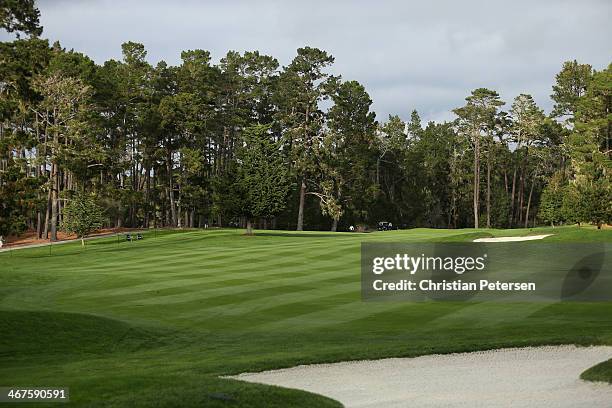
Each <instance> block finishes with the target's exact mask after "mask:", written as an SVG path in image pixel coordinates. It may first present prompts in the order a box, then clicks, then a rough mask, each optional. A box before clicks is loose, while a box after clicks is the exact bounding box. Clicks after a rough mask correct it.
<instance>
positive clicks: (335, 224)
mask: <svg viewBox="0 0 612 408" xmlns="http://www.w3.org/2000/svg"><path fill="white" fill-rule="evenodd" d="M331 230H332V232H336V231H338V220H337V219H335V218H334V220H333V222H332V227H331Z"/></svg>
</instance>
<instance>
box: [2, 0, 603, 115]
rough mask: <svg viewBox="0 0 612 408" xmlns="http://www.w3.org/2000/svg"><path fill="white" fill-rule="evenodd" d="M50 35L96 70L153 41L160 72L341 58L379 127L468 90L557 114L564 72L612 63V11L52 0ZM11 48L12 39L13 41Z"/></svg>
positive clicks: (264, 0)
mask: <svg viewBox="0 0 612 408" xmlns="http://www.w3.org/2000/svg"><path fill="white" fill-rule="evenodd" d="M38 5H39V8H40V11H41V14H42V17H41V22H42V25H43V26H44V33H43V36H44V37H46V38H49V39H50V40H60V42H61V43H62V45H63V46H65V47H67V48H74V49H75V50H77V51H80V52H83V53H86V54H87V55H89V56H90V57H91V58H93V59H94V60H95V61H96V62H98V63H101V62H103V61H104V60H106V59H109V58H116V59H118V58H120V57H121V49H120V45H121V43H122V42H124V41H128V40H130V41H137V42H142V43H144V45H145V47H146V49H147V50H148V59H149V61H150V62H152V63H156V62H157V61H159V60H161V59H163V60H165V61H166V62H168V63H171V64H177V63H179V60H180V52H181V51H182V50H186V49H196V48H200V49H205V50H209V51H210V52H211V54H212V56H213V59H214V60H215V61H217V60H218V59H219V58H221V57H222V56H223V55H224V54H225V53H226V52H227V50H237V51H244V50H259V51H260V52H263V53H266V54H270V55H272V56H274V57H276V58H278V60H279V62H280V63H281V65H286V64H287V63H288V62H289V61H290V60H291V58H292V57H293V56H294V55H295V50H296V49H297V48H298V47H301V46H304V45H309V46H312V47H318V48H321V49H324V50H326V51H328V52H329V53H331V54H332V55H333V56H334V57H335V58H336V62H335V64H334V68H333V71H334V72H335V73H339V74H342V76H343V78H344V79H355V80H357V81H359V82H361V83H362V84H364V85H365V87H366V89H367V90H368V92H369V93H370V96H371V97H372V99H373V101H374V105H373V109H374V110H375V111H376V113H377V118H378V119H379V120H384V119H386V117H387V115H388V114H399V115H400V116H402V117H403V118H408V117H409V115H410V111H411V110H412V109H417V110H418V111H419V112H420V113H421V115H422V117H423V118H424V119H425V120H444V119H449V118H451V117H452V115H451V114H450V113H449V111H450V110H451V109H453V108H455V107H457V106H461V105H462V104H463V102H464V98H465V96H467V94H468V93H469V92H470V90H472V89H474V88H477V87H488V88H492V89H495V90H497V91H499V92H500V94H501V95H502V97H503V98H504V100H505V101H506V102H508V105H509V103H510V102H511V100H512V98H514V96H516V95H517V94H519V93H531V94H532V95H533V96H534V97H535V98H536V101H537V102H538V103H539V104H540V105H541V106H542V107H543V108H545V109H546V110H547V111H549V109H550V106H551V102H550V100H549V95H550V93H551V86H552V83H553V81H554V75H555V74H556V73H557V72H558V71H559V69H560V67H561V64H562V63H563V61H566V60H569V59H574V58H575V59H577V60H578V61H580V62H585V63H590V64H592V65H593V66H594V67H595V68H596V69H601V68H603V67H605V66H607V64H608V63H610V62H611V61H612V59H611V58H610V57H611V54H612V52H611V51H612V46H611V41H610V40H611V39H612V29H611V27H612V24H610V20H611V17H612V13H611V11H612V2H611V1H608V0H601V1H597V0H593V1H578V0H575V1H559V0H557V1H548V0H545V1H541V0H540V1H534V0H531V1H530V0H527V1H523V0H521V1H517V0H514V1H505V2H501V1H450V0H449V1H431V0H430V1H425V0H422V1H418V2H411V1H401V0H397V1H391V0H389V1H385V0H378V1H374V0H372V1H334V0H325V1H314V0H308V1H305V0H302V1H281V0H278V1H277V0H259V1H256V0H250V1H249V0H246V1H231V0H226V1H195V0H193V1H191V0H175V1H161V0H146V1H145V0H125V1H118V0H116V1H111V0H82V1H64V0H42V1H39V2H38ZM3 38H4V39H5V38H6V36H4V37H3Z"/></svg>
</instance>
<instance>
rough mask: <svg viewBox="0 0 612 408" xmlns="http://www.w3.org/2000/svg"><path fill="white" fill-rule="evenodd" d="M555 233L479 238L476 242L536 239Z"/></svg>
mask: <svg viewBox="0 0 612 408" xmlns="http://www.w3.org/2000/svg"><path fill="white" fill-rule="evenodd" d="M551 235H553V234H545V235H529V236H526V237H497V238H478V239H475V240H474V242H517V241H534V240H536V239H544V238H546V237H550V236H551Z"/></svg>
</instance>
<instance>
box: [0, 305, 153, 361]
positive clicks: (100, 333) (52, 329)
mask: <svg viewBox="0 0 612 408" xmlns="http://www.w3.org/2000/svg"><path fill="white" fill-rule="evenodd" d="M0 332H1V333H2V336H0V355H2V356H4V357H5V358H20V357H21V358H32V357H33V356H36V357H38V358H40V357H47V358H48V357H50V356H51V355H54V358H58V357H59V358H61V356H67V355H73V354H84V353H86V354H112V353H116V352H121V351H124V352H128V351H134V350H142V349H145V348H150V347H152V346H155V345H159V344H160V340H159V336H160V334H161V333H153V332H152V331H147V330H144V329H142V328H138V327H133V326H131V325H129V324H127V323H124V322H121V321H117V320H113V319H108V318H103V317H98V316H92V315H85V314H79V313H64V312H43V311H33V312H30V311H15V310H0Z"/></svg>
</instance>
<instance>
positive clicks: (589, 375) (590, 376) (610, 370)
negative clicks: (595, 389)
mask: <svg viewBox="0 0 612 408" xmlns="http://www.w3.org/2000/svg"><path fill="white" fill-rule="evenodd" d="M580 378H582V379H583V380H587V381H603V382H607V383H608V384H612V359H610V360H608V361H604V362H602V363H599V364H597V365H596V366H593V367H591V368H589V369H588V370H586V371H585V372H583V373H582V374H580Z"/></svg>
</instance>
